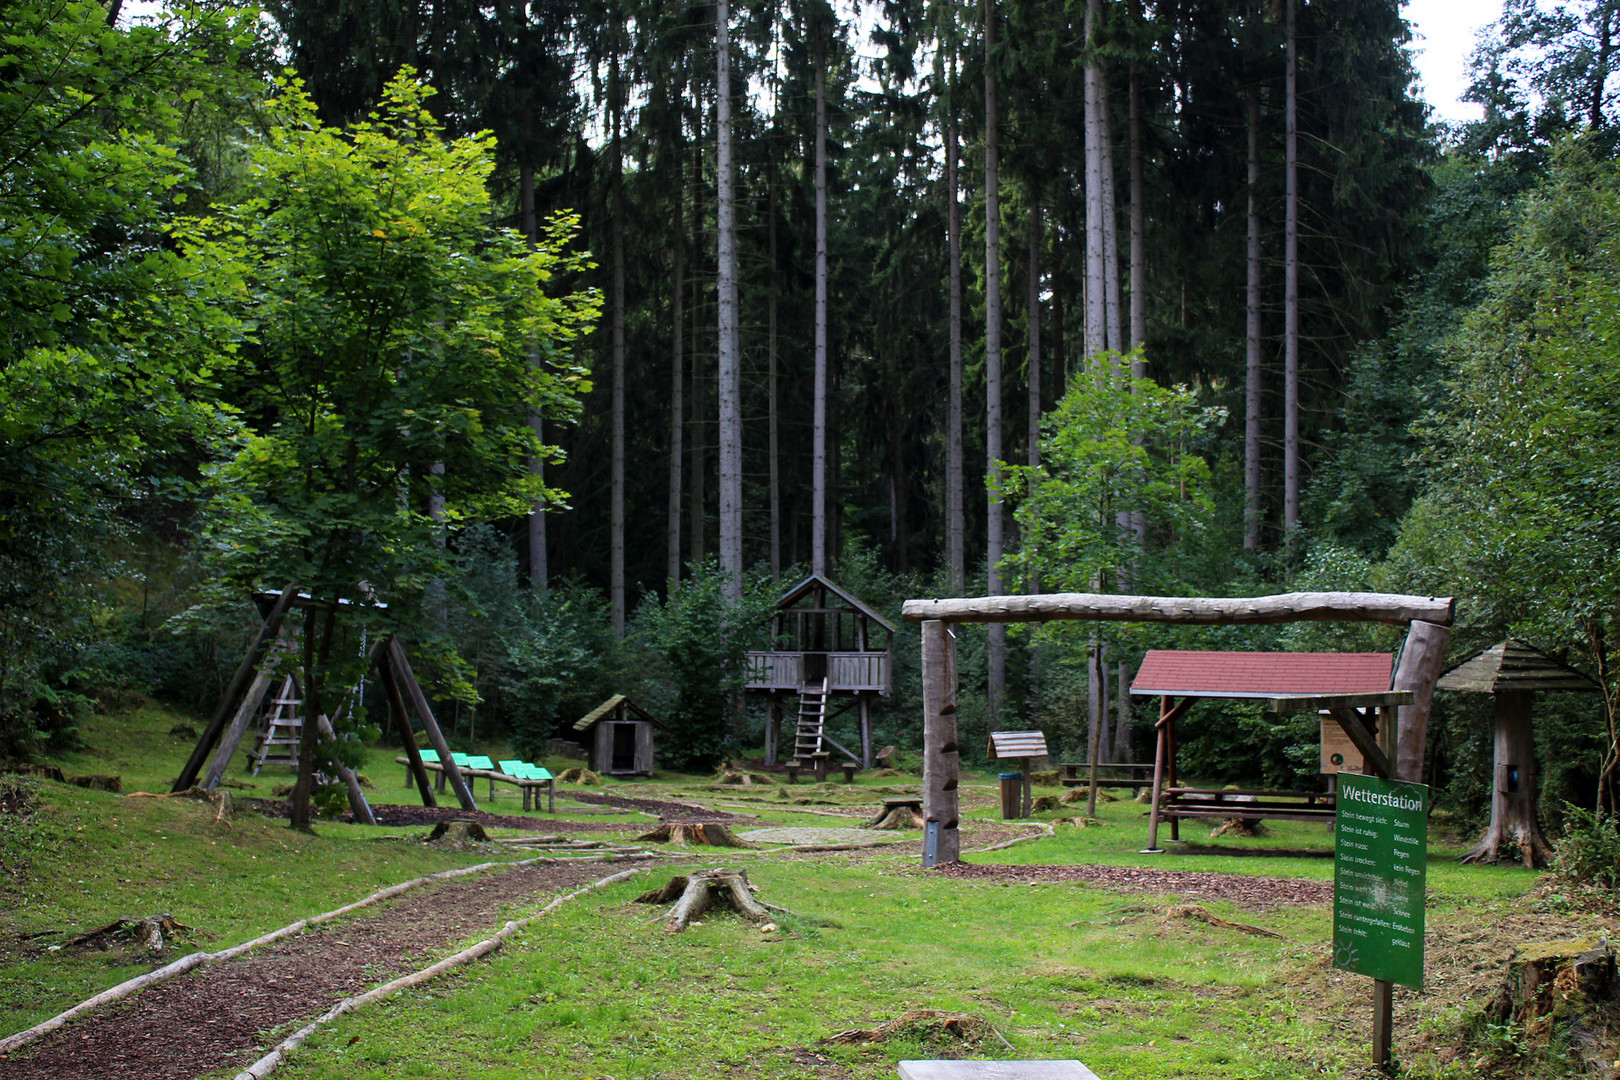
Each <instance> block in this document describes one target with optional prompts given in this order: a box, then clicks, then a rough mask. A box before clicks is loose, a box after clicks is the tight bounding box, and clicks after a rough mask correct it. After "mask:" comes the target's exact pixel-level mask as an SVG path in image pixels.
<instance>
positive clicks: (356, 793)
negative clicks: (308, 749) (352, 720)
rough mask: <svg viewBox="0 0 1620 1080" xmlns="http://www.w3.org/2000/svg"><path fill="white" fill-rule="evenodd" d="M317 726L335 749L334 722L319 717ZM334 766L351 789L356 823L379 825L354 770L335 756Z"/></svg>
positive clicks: (335, 733) (340, 713) (351, 800)
mask: <svg viewBox="0 0 1620 1080" xmlns="http://www.w3.org/2000/svg"><path fill="white" fill-rule="evenodd" d="M345 707H347V706H345ZM338 719H339V720H341V719H343V710H342V709H339V710H338ZM305 723H308V720H305ZM315 726H316V728H317V730H319V731H320V733H321V734H322V735H324V736H326V738H327V739H328V740H330V741H331V742H332V744H333V745H334V747H335V746H336V744H337V732H336V731H334V730H333V728H332V722H331V721H330V720H328V719H327V718H326V717H325V716H324V715H322V716H317V717H316V718H315ZM332 764H333V765H336V766H337V771H338V779H339V780H342V781H343V786H344V787H346V788H348V789H349V809H350V810H352V811H353V812H354V820H355V822H356V823H359V824H365V825H375V824H377V815H376V814H373V813H372V812H371V804H370V803H368V802H366V793H365V792H364V791H361V790H360V781H359V779H358V778H357V777H356V776H355V775H354V770H353V769H351V768H349V767H348V766H347V765H345V764H343V762H341V761H339V760H337V758H336V757H335V756H334V757H333V759H332Z"/></svg>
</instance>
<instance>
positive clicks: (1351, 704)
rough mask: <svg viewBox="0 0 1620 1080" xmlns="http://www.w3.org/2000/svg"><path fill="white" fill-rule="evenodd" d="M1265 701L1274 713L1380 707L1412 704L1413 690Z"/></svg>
mask: <svg viewBox="0 0 1620 1080" xmlns="http://www.w3.org/2000/svg"><path fill="white" fill-rule="evenodd" d="M1217 696H1220V697H1226V696H1228V695H1225V694H1221V695H1217ZM1265 701H1266V709H1267V710H1268V711H1270V712H1274V713H1295V712H1321V711H1322V710H1324V709H1378V708H1382V707H1383V706H1385V705H1409V704H1411V701H1412V691H1410V690H1386V691H1384V692H1383V693H1381V694H1282V695H1273V696H1268V697H1267V698H1266V699H1265Z"/></svg>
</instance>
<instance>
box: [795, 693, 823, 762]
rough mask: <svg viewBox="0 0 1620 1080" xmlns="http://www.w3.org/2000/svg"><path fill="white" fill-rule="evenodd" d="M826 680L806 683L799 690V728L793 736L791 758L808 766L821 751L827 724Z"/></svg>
mask: <svg viewBox="0 0 1620 1080" xmlns="http://www.w3.org/2000/svg"><path fill="white" fill-rule="evenodd" d="M827 687H828V680H826V679H822V680H821V682H820V683H819V684H817V683H806V684H805V685H804V686H801V687H800V688H799V727H798V731H797V733H796V734H795V736H794V744H793V756H794V758H795V759H796V760H798V761H799V762H801V763H803V764H804V765H809V764H810V762H811V759H812V757H814V755H816V754H819V753H821V751H822V739H823V730H824V728H825V726H826V723H827Z"/></svg>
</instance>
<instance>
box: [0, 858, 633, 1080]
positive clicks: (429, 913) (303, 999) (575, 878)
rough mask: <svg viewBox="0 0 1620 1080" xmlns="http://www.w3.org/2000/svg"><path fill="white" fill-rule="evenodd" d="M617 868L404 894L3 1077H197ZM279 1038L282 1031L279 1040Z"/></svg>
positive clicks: (31, 1054)
mask: <svg viewBox="0 0 1620 1080" xmlns="http://www.w3.org/2000/svg"><path fill="white" fill-rule="evenodd" d="M623 865H624V864H621V863H615V864H612V865H607V864H603V863H599V862H580V863H564V864H556V863H537V864H533V865H529V866H519V867H513V868H511V869H503V870H490V871H487V872H485V873H482V874H479V875H477V876H476V877H472V878H462V879H459V880H455V881H451V882H447V883H445V884H442V885H438V886H436V887H435V886H427V887H424V888H421V889H416V890H413V891H411V892H408V893H405V894H404V895H403V896H400V897H398V898H396V899H394V900H392V901H390V902H388V903H386V904H382V905H379V906H377V907H373V908H367V909H365V910H364V911H362V912H358V913H356V914H355V915H353V916H351V917H349V918H348V919H344V920H340V921H334V922H331V923H326V924H324V925H322V926H321V927H319V928H318V929H315V930H310V931H307V932H305V933H303V934H299V935H297V936H294V937H291V938H285V939H283V940H281V941H278V942H276V943H274V944H271V945H267V946H265V947H263V948H261V949H256V950H254V951H252V952H250V953H247V954H246V955H243V956H240V957H237V958H235V959H233V960H227V961H224V962H221V963H217V964H205V965H203V966H202V967H198V968H194V969H193V970H191V971H189V972H186V973H185V974H184V975H180V976H178V977H177V978H174V979H172V980H170V981H168V982H165V983H160V984H158V985H156V986H153V987H149V988H148V989H146V990H143V991H141V992H140V993H139V994H136V995H135V996H133V997H131V998H128V999H126V1000H124V1001H121V1002H118V1003H116V1004H114V1005H110V1006H108V1007H107V1008H105V1009H103V1010H100V1011H99V1012H96V1013H93V1014H91V1015H90V1016H87V1017H85V1018H83V1019H81V1020H78V1021H76V1022H74V1023H71V1024H69V1025H68V1026H67V1027H65V1028H63V1029H61V1030H60V1031H57V1032H55V1033H53V1034H51V1035H48V1036H46V1037H44V1038H43V1039H40V1040H39V1041H38V1042H35V1043H31V1044H30V1045H28V1046H26V1047H24V1048H22V1049H21V1050H18V1051H16V1052H15V1053H13V1054H10V1055H8V1056H6V1057H0V1080H40V1078H42V1077H50V1078H52V1080H194V1078H195V1077H197V1076H198V1075H200V1074H203V1073H207V1072H210V1071H213V1070H216V1069H224V1068H227V1067H234V1068H244V1067H246V1066H247V1065H249V1064H251V1063H252V1062H253V1061H254V1059H256V1058H257V1057H259V1055H260V1054H262V1053H263V1052H264V1051H265V1050H266V1049H268V1048H269V1047H270V1046H271V1045H272V1044H273V1043H274V1042H275V1041H276V1038H271V1037H269V1036H268V1034H267V1033H269V1032H271V1031H275V1030H278V1029H287V1028H290V1027H292V1026H296V1025H295V1024H294V1022H295V1021H296V1022H298V1023H303V1022H307V1021H309V1020H311V1019H314V1018H315V1017H316V1016H319V1015H320V1014H321V1013H323V1012H325V1011H326V1010H327V1009H329V1008H331V1007H332V1006H333V1005H335V1004H336V1003H337V1002H338V1001H340V1000H342V999H343V998H346V997H349V996H352V995H354V994H357V993H360V992H362V991H364V990H366V989H369V988H370V987H372V986H376V985H378V984H379V983H383V982H386V981H388V980H389V979H392V978H394V977H396V976H398V975H402V974H405V973H407V972H411V971H416V970H418V969H420V968H423V967H426V966H427V965H428V964H429V963H431V962H432V961H433V960H435V959H437V958H438V956H439V955H440V954H442V953H444V952H446V951H447V950H448V949H449V947H451V946H453V945H457V944H460V943H461V942H464V941H466V940H468V939H469V938H470V937H471V936H473V935H478V934H479V932H481V931H487V930H491V929H494V928H495V927H497V926H499V925H500V923H501V922H502V921H503V920H504V919H505V918H507V917H509V914H510V913H511V911H512V909H513V908H515V907H518V906H528V905H533V904H534V903H536V902H537V901H543V900H546V899H549V898H550V897H551V896H552V895H558V894H562V893H566V892H570V891H572V890H574V889H578V888H581V887H583V886H585V885H588V884H590V883H591V882H593V881H597V880H600V879H601V878H603V877H605V876H607V875H608V874H610V873H611V872H612V871H614V870H615V869H622V868H623ZM277 1038H279V1035H278V1036H277Z"/></svg>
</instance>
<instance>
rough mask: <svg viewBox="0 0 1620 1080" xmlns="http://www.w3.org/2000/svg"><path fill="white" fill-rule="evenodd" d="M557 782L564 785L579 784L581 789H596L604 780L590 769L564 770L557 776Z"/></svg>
mask: <svg viewBox="0 0 1620 1080" xmlns="http://www.w3.org/2000/svg"><path fill="white" fill-rule="evenodd" d="M557 780H558V782H559V783H563V784H578V785H579V786H580V787H596V786H597V785H599V784H600V783H601V782H602V778H601V777H600V776H598V775H596V774H595V773H593V772H591V770H589V769H579V768H574V769H564V770H563V771H562V772H560V773H558V774H557Z"/></svg>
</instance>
